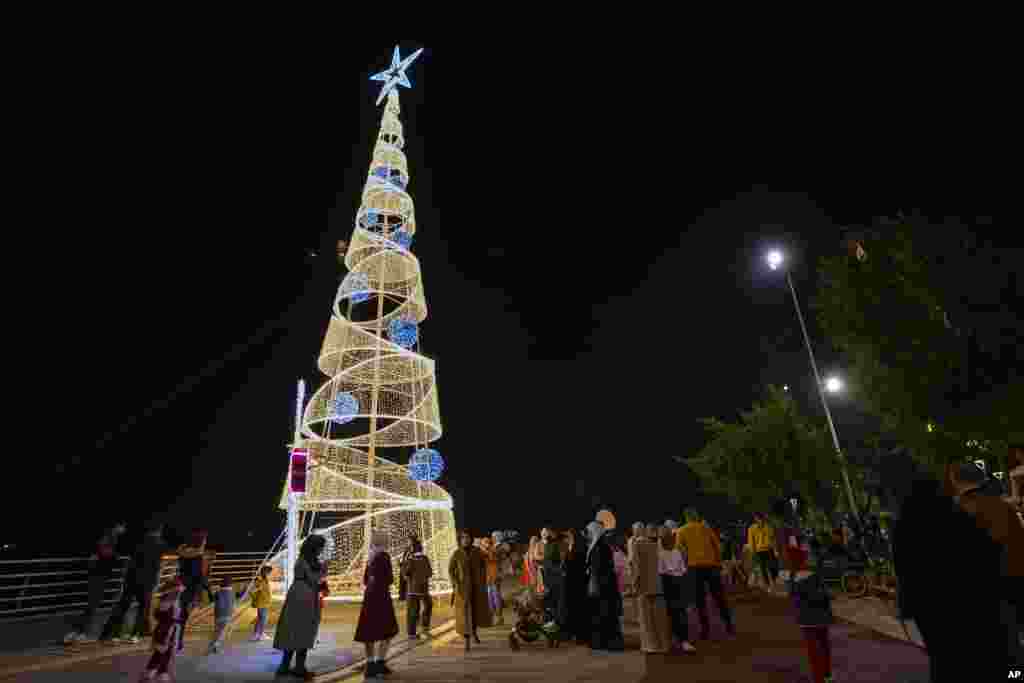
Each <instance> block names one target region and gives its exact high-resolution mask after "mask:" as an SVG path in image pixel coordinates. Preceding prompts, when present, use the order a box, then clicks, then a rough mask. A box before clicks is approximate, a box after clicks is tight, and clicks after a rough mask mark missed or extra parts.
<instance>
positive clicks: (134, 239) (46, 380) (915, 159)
mask: <svg viewBox="0 0 1024 683" xmlns="http://www.w3.org/2000/svg"><path fill="white" fill-rule="evenodd" d="M401 45H402V48H403V53H405V52H408V51H410V50H411V49H415V48H418V47H421V46H424V45H426V47H427V51H426V52H425V53H424V55H423V57H422V58H421V59H420V61H419V63H418V64H417V65H416V66H415V67H414V68H413V69H412V70H411V71H410V78H411V79H412V82H413V86H414V87H413V88H412V89H411V90H406V89H402V91H401V93H400V94H401V100H402V122H403V124H404V127H405V137H406V147H405V151H406V153H407V156H408V159H409V171H410V176H411V179H410V183H409V192H410V194H411V195H412V197H413V199H414V201H415V202H416V214H417V230H418V231H417V234H416V239H415V241H414V243H413V246H412V249H413V251H414V252H415V253H416V254H417V256H418V257H419V259H420V261H421V264H422V268H423V278H424V284H425V288H426V295H427V305H428V309H429V315H428V318H427V320H426V321H425V322H424V323H423V325H422V327H421V333H422V340H423V350H424V352H425V353H426V354H427V355H429V356H431V357H433V358H436V359H437V372H438V386H439V392H440V405H441V415H442V420H443V422H444V427H445V433H444V436H443V437H442V438H441V440H440V441H439V442H438V443H437V444H436V447H437V448H438V449H439V450H440V451H441V452H442V454H443V455H444V457H445V459H446V462H447V468H448V469H447V472H446V474H445V475H444V477H443V478H442V481H441V483H442V485H444V486H446V488H448V489H449V491H451V493H452V495H453V497H454V498H455V501H456V519H457V521H458V523H459V525H460V526H461V525H464V524H468V525H469V526H470V527H472V528H474V529H476V530H479V531H488V530H491V529H495V528H497V529H509V528H513V529H518V530H519V531H521V532H522V533H523V534H525V535H527V536H528V535H529V534H530V532H531V530H534V529H537V528H539V527H540V526H542V525H545V524H552V525H555V526H567V525H576V526H578V525H582V524H583V523H585V522H586V521H587V520H588V519H592V514H593V511H594V508H595V507H597V506H598V505H609V506H611V507H613V509H615V511H616V514H617V515H618V518H619V520H620V523H621V524H622V525H624V526H625V525H628V524H631V523H632V522H633V521H636V520H640V519H642V520H644V521H652V520H663V519H665V518H666V517H667V516H670V515H671V516H678V515H679V514H680V510H681V509H682V508H683V507H684V506H685V505H687V504H688V503H691V502H693V501H694V500H697V499H698V497H697V493H696V490H695V484H694V482H693V481H692V480H691V478H690V477H689V475H687V474H686V472H685V469H684V468H682V467H681V466H680V465H678V464H676V463H675V462H674V460H673V456H679V455H683V456H685V455H689V454H692V453H693V452H695V451H696V450H698V449H699V448H700V446H701V445H702V444H703V443H704V434H703V433H702V429H701V427H700V425H699V424H698V419H699V418H702V417H706V416H720V417H729V418H731V417H734V416H735V415H736V413H737V412H738V411H739V410H742V409H745V408H747V407H749V406H750V404H751V403H752V402H753V401H754V400H756V399H757V398H758V397H759V395H760V392H761V390H762V388H763V387H764V386H765V385H766V384H770V383H773V384H780V385H781V384H789V385H791V386H793V387H795V388H798V389H800V390H801V391H802V392H803V394H804V395H805V396H806V395H809V392H811V391H812V390H813V388H812V384H811V378H810V370H809V368H808V366H807V360H806V355H805V352H804V351H803V347H802V343H801V340H800V337H799V330H798V327H797V321H796V317H795V314H794V312H793V308H792V305H791V302H790V301H789V299H788V292H787V291H786V290H785V288H784V286H783V285H782V282H781V281H780V280H779V279H778V278H777V277H776V276H773V275H772V274H771V273H769V272H768V271H767V269H766V268H764V267H763V265H762V263H761V260H760V254H761V252H762V250H763V249H764V247H766V246H767V245H770V244H786V245H788V246H789V247H790V248H791V249H792V250H793V253H794V255H795V256H796V257H797V263H796V266H795V267H796V270H795V271H794V278H795V281H796V285H797V287H798V288H799V290H800V295H801V297H802V298H803V300H804V303H805V305H806V303H807V302H808V298H809V297H810V296H811V294H812V293H813V287H814V277H815V272H814V270H815V268H814V263H815V261H816V260H817V259H818V258H820V257H821V256H823V255H826V254H829V253H834V251H835V250H837V249H839V248H840V246H839V242H840V236H841V233H842V231H843V229H844V228H845V227H847V226H856V225H861V224H867V223H870V222H871V221H872V220H873V219H874V218H875V217H877V216H892V215H895V214H896V213H897V212H898V211H900V210H903V211H911V210H914V209H920V210H922V211H924V212H926V213H928V214H932V215H936V216H962V217H964V219H965V220H967V221H970V222H972V223H973V222H978V224H979V225H980V224H984V223H987V225H988V227H989V228H990V229H991V230H992V232H993V238H995V236H996V235H997V233H999V227H1000V225H1004V227H1005V226H1008V225H1010V224H1009V223H1008V222H1006V221H1007V219H1006V214H1005V211H1004V209H1003V206H1004V205H1005V198H1006V197H1007V190H1008V181H1007V180H1004V179H1002V178H1001V177H999V176H998V175H997V171H996V169H995V168H994V167H993V164H992V162H991V159H990V157H989V153H988V151H987V149H988V147H989V146H990V145H995V144H1001V143H999V141H998V140H991V141H990V140H985V139H983V138H984V137H985V136H986V135H993V136H994V135H995V131H993V132H992V133H989V132H988V131H986V130H985V129H984V128H982V127H981V126H980V122H979V126H978V127H972V128H971V135H970V139H967V138H966V137H964V138H963V139H961V138H958V137H956V136H955V135H953V134H951V131H950V129H949V127H948V126H949V122H950V121H953V120H959V121H960V125H959V126H958V128H957V130H963V126H964V125H965V124H964V123H963V119H962V118H961V119H957V117H958V116H959V115H960V114H958V113H956V112H953V111H952V110H943V111H942V112H941V113H942V114H943V116H942V117H940V116H937V115H936V116H933V117H931V118H930V119H928V121H929V123H927V124H925V123H922V122H921V119H919V118H916V117H915V115H914V114H913V113H912V112H911V111H906V110H904V111H900V110H898V109H896V108H894V107H891V106H890V107H885V108H880V107H879V105H877V104H876V102H877V101H878V100H877V99H874V98H873V97H872V99H870V100H868V99H867V96H868V95H869V94H871V93H865V94H863V96H854V94H851V93H850V92H842V91H837V92H834V93H832V92H827V91H825V90H822V91H819V92H815V93H814V94H813V95H804V96H803V97H802V98H801V97H798V96H797V95H796V93H791V92H789V89H788V88H787V87H786V84H785V83H782V84H780V83H779V82H778V81H771V80H769V81H763V80H762V79H760V78H758V75H757V74H753V73H751V74H748V75H747V79H749V82H747V80H744V84H745V88H738V87H737V86H738V83H737V81H736V79H737V78H739V77H737V76H736V75H735V74H734V73H726V71H727V70H726V71H723V74H721V75H720V78H719V79H718V80H715V79H714V78H713V77H712V76H711V75H710V74H702V78H700V79H697V80H695V81H692V82H688V83H687V85H686V86H685V87H679V88H677V91H678V95H679V98H680V99H679V101H675V102H673V101H670V100H669V99H666V95H665V93H664V92H663V90H662V89H663V88H664V84H663V83H659V82H658V79H659V78H661V76H655V75H647V74H648V72H649V71H650V69H646V70H645V69H644V68H643V65H644V64H646V65H648V66H650V65H651V64H654V63H656V62H657V59H658V55H653V54H642V55H628V54H621V53H616V54H615V55H610V54H604V55H597V56H592V57H593V59H594V60H595V61H593V62H592V63H591V65H590V67H589V68H588V70H587V72H586V73H584V74H581V75H580V78H581V79H582V80H581V81H580V82H578V83H577V82H574V83H572V85H571V87H569V86H567V84H565V82H564V81H563V80H562V79H561V78H547V77H548V76H550V75H551V74H552V71H551V68H550V65H547V66H545V62H546V60H551V59H553V58H554V57H556V56H558V55H560V54H563V53H564V52H565V51H566V50H568V49H569V48H562V47H560V46H558V45H554V44H552V45H551V46H549V47H548V48H547V49H548V51H545V49H544V48H538V49H536V50H535V51H533V52H531V53H530V54H529V55H524V54H522V53H519V54H516V55H514V56H513V55H509V54H506V53H501V52H500V51H495V50H488V52H487V54H488V58H489V59H488V61H487V62H486V64H477V63H476V62H475V61H474V55H473V52H472V50H471V49H470V46H462V47H461V48H449V47H447V46H444V45H441V44H433V43H431V42H430V41H428V42H426V43H420V42H417V41H408V42H405V41H403V42H402V43H401ZM392 48H393V43H392V42H388V41H384V40H382V41H380V42H379V43H376V44H374V45H371V46H359V48H358V49H356V48H355V47H353V48H352V49H351V54H347V55H338V54H334V55H333V56H332V57H331V61H330V64H329V66H328V65H327V63H326V62H316V60H313V64H311V63H310V62H309V61H305V60H306V59H307V58H309V55H305V54H301V55H300V54H297V55H291V56H289V57H280V56H278V55H275V56H269V55H268V56H267V57H264V59H265V60H266V61H265V62H260V61H259V58H258V57H252V58H251V61H250V62H247V63H246V64H245V65H244V66H245V68H239V69H236V70H233V71H232V72H231V73H230V74H225V73H221V72H220V71H219V70H218V69H215V68H212V67H211V66H210V65H211V64H228V63H229V62H228V61H222V60H226V59H227V58H226V57H225V56H223V55H220V56H217V55H202V56H195V57H194V60H193V61H191V62H190V61H187V60H185V61H181V62H178V63H175V64H173V65H169V66H167V67H166V70H167V73H174V74H177V75H178V76H179V78H180V82H179V81H174V82H173V83H169V82H168V81H167V80H166V79H164V78H163V77H161V78H157V77H155V76H153V75H152V74H151V73H150V74H149V76H148V79H149V80H147V79H145V78H143V79H141V80H134V79H132V78H130V76H129V75H127V74H124V73H120V72H119V73H118V75H117V76H110V77H109V78H108V79H103V78H101V77H90V79H86V78H85V76H84V73H85V71H84V68H85V67H82V68H83V72H82V73H75V71H74V68H71V69H70V70H69V71H68V72H65V73H63V74H62V78H64V79H66V81H67V83H66V84H65V85H66V86H67V88H66V90H64V91H63V92H64V94H63V97H69V98H76V100H77V101H79V102H81V103H83V104H81V105H80V106H78V107H76V108H74V109H72V110H63V109H60V108H56V107H54V108H49V107H46V106H42V107H40V111H39V112H38V114H39V115H38V116H35V115H33V114H34V112H31V111H26V116H25V120H24V125H23V128H24V131H25V134H24V135H23V136H22V138H21V141H20V142H21V145H22V148H21V149H19V153H18V155H17V156H18V158H19V166H20V168H21V174H20V175H19V180H18V181H17V182H18V184H17V185H16V187H15V188H14V189H15V190H16V191H15V193H14V194H15V195H16V196H17V197H18V198H19V200H20V201H21V202H23V203H24V211H19V212H18V213H21V214H22V215H23V216H25V217H31V221H30V222H29V223H28V224H29V225H30V226H31V232H30V233H29V234H30V235H31V238H34V237H36V235H35V234H33V233H39V235H38V237H39V240H38V241H39V244H38V246H35V245H33V246H31V247H30V248H29V249H28V250H25V251H24V252H21V253H23V254H24V255H27V256H29V260H28V262H27V263H26V264H25V266H23V267H24V268H26V270H27V271H28V273H30V275H29V276H28V277H26V278H25V279H23V280H22V287H23V288H25V289H27V290H28V291H29V292H30V293H31V295H32V296H31V297H25V296H24V295H22V294H21V293H20V292H18V290H15V294H16V298H17V301H16V302H15V306H16V307H18V308H16V311H15V316H16V319H17V320H19V321H20V322H21V327H20V329H21V330H23V331H25V332H28V333H29V334H27V335H24V336H21V337H20V338H19V340H18V342H19V343H21V344H23V345H24V350H23V351H21V352H20V353H18V352H15V356H13V358H22V357H26V356H27V357H28V358H27V359H26V361H27V362H26V368H25V370H23V371H22V372H23V373H24V374H25V375H28V377H27V378H26V380H27V381H26V380H22V381H21V382H19V386H21V385H27V386H28V394H29V395H28V396H27V397H26V398H25V399H24V400H21V399H18V401H19V402H20V403H23V404H25V405H27V406H29V410H30V411H31V416H30V417H29V424H28V425H27V427H28V433H29V434H30V435H31V436H30V437H29V438H30V440H32V441H36V440H39V441H42V442H43V444H44V445H43V447H42V448H40V447H39V446H36V445H35V444H34V443H33V444H32V445H31V446H29V447H28V450H29V452H30V453H31V454H30V455H29V454H27V453H25V452H24V451H23V454H22V455H20V456H18V457H16V458H15V465H14V467H13V469H12V471H11V476H12V481H14V482H18V484H17V485H16V486H15V488H14V491H13V493H12V495H11V496H10V497H8V498H7V509H6V510H5V512H6V514H7V519H9V520H13V519H21V516H24V517H25V518H26V519H30V520H31V522H26V523H23V524H15V525H12V526H11V527H9V528H8V530H7V533H8V534H10V538H11V540H7V539H0V543H3V542H15V543H19V544H21V545H22V547H51V548H53V549H54V550H55V551H60V552H65V551H70V550H71V549H75V550H78V549H81V550H87V549H89V548H90V547H91V545H92V543H93V541H94V540H95V538H96V537H97V536H98V535H99V533H100V531H101V530H102V528H103V527H104V526H107V525H109V524H111V523H113V522H116V521H120V520H122V519H123V520H126V521H128V522H129V523H130V524H133V525H139V524H141V523H143V522H145V521H147V520H154V519H161V520H163V521H165V522H166V523H167V524H168V525H169V526H171V527H174V528H176V529H178V530H179V531H180V532H184V531H185V530H187V529H189V528H191V527H193V526H197V525H198V526H204V527H206V528H208V529H210V531H211V543H214V544H215V545H222V546H224V547H226V548H227V549H229V550H232V549H234V550H253V549H257V550H258V549H261V548H263V547H265V546H267V545H269V543H270V542H272V541H273V540H274V538H275V537H276V536H277V533H278V531H279V530H280V526H281V525H282V524H283V514H282V513H281V512H280V511H279V510H277V509H276V503H277V496H278V494H279V493H280V491H281V487H282V484H283V481H284V477H285V466H286V462H287V452H286V450H285V444H287V443H288V441H289V439H290V437H291V430H292V412H293V405H294V385H295V382H296V380H297V379H298V378H300V377H303V378H305V379H306V381H307V382H308V383H309V384H310V387H311V390H312V389H315V388H316V387H318V386H319V385H320V384H321V383H322V381H323V378H322V376H319V374H318V372H317V371H316V365H315V364H316V356H317V353H318V351H319V348H320V343H321V341H322V339H323V334H324V331H325V329H326V325H327V321H328V316H329V315H330V310H331V303H332V301H333V297H334V294H335V291H336V288H337V286H338V283H339V281H340V276H341V275H342V274H343V270H342V268H341V267H339V266H338V265H337V263H336V260H335V244H336V242H337V241H338V240H348V239H349V235H350V233H351V229H352V228H351V226H352V222H353V220H354V217H355V213H356V209H357V207H358V204H359V196H360V193H361V190H362V185H363V181H364V179H365V175H366V173H367V170H368V164H369V160H370V149H371V146H372V142H373V140H374V139H375V136H376V133H377V127H378V125H379V120H380V113H381V108H379V107H376V106H375V105H374V101H375V98H376V92H377V87H378V86H377V84H375V83H371V82H370V81H369V80H368V76H369V75H370V74H371V73H373V72H374V71H378V70H380V69H381V68H384V67H385V66H386V65H387V61H388V59H389V57H390V52H391V49H392ZM492 58H493V61H491V59H492ZM630 59H632V60H635V61H634V62H628V61H627V62H626V63H623V61H622V60H630ZM281 60H284V61H281ZM601 60H604V61H601ZM126 68H130V67H126ZM137 68H139V69H140V73H141V72H143V71H145V72H147V73H149V70H150V69H159V68H160V67H159V66H157V65H153V64H146V65H140V66H139V67H137ZM225 68H226V67H225ZM723 69H725V67H724V66H723ZM624 74H628V75H624ZM485 76H486V77H488V78H489V79H490V80H488V81H486V82H485V81H483V80H481V81H474V79H477V78H479V79H483V78H484V77H485ZM126 82H130V83H132V87H131V88H126V87H125V83H126ZM836 82H839V81H838V80H837V81H836ZM474 83H477V85H474ZM492 83H493V84H494V85H493V86H492V85H490V84H492ZM499 83H500V85H498V84H499ZM563 87H565V88H566V89H564V90H563ZM790 87H791V88H792V89H793V90H795V91H799V90H802V88H800V87H799V84H790ZM737 93H740V94H737ZM769 103H770V106H769ZM880 109H883V111H879V110H880ZM938 134H943V135H946V136H947V138H945V139H944V142H943V143H942V144H941V145H937V144H936V142H935V140H936V137H935V136H936V135H938ZM990 168H991V169H992V170H991V171H989V170H988V169H990ZM442 207H443V208H444V211H442ZM325 210H326V214H327V216H326V217H327V221H326V225H324V212H325ZM442 213H443V214H444V219H443V218H442ZM979 218H983V219H984V220H982V221H979V220H978V219H979ZM445 219H446V220H445ZM37 226H39V227H37ZM1005 232H1006V233H1007V234H1009V233H1010V230H1008V229H1007V230H1006V231H1005ZM31 238H30V239H31ZM1002 239H1005V240H1017V241H1012V242H1011V241H1008V242H1006V244H1014V245H1016V244H1017V243H1018V242H1019V238H1017V237H1016V236H1003V237H1002ZM313 254H315V256H314V255H313ZM32 257H34V258H32ZM19 265H20V264H19ZM805 312H808V310H807V309H806V308H805ZM814 327H816V326H814V325H813V324H812V328H814ZM814 333H815V335H816V336H815V344H816V348H817V351H818V353H819V354H820V357H819V359H820V361H821V363H822V365H823V366H825V367H841V363H842V359H841V357H839V356H838V355H837V354H835V353H834V352H832V351H831V350H830V349H829V347H828V344H827V341H826V340H825V339H823V338H822V337H821V336H820V334H817V331H816V330H814ZM805 405H806V407H807V410H808V411H809V412H813V411H816V410H818V408H817V407H816V405H815V403H814V401H813V400H807V401H806V402H805ZM836 418H837V420H839V421H840V424H841V425H842V424H843V423H844V422H845V423H846V424H855V423H856V422H857V421H858V420H860V419H861V417H860V416H859V414H858V412H857V410H856V407H855V406H848V407H847V408H846V409H843V408H840V409H838V410H837V415H836ZM22 448H24V447H22ZM406 450H407V449H406ZM383 456H384V457H388V455H387V454H383ZM407 456H408V453H407V452H403V453H402V458H403V459H404V458H406V457H407ZM40 503H42V506H41V508H42V509H40ZM55 533H56V534H57V535H58V537H59V538H58V539H57V540H54V539H53V538H52V536H53V534H55ZM250 534H251V535H250Z"/></svg>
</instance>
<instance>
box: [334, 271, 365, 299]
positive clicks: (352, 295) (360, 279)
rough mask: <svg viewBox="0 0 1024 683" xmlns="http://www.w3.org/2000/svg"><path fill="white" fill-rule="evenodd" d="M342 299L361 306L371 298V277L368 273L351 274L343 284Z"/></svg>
mask: <svg viewBox="0 0 1024 683" xmlns="http://www.w3.org/2000/svg"><path fill="white" fill-rule="evenodd" d="M341 297H342V298H346V297H347V298H349V299H351V300H352V303H354V304H360V303H362V302H364V301H367V300H369V298H370V277H369V276H368V275H367V274H366V273H349V274H348V277H346V278H345V281H344V282H342V284H341Z"/></svg>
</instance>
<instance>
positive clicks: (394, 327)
mask: <svg viewBox="0 0 1024 683" xmlns="http://www.w3.org/2000/svg"><path fill="white" fill-rule="evenodd" d="M388 336H389V337H390V338H391V341H393V342H395V343H396V344H398V345H399V346H401V347H402V348H403V349H411V348H412V347H413V346H415V345H416V342H417V341H419V338H420V328H419V325H417V324H416V323H414V322H413V321H412V320H409V319H408V318H395V319H394V320H392V321H391V322H390V323H388Z"/></svg>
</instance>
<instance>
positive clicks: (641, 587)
mask: <svg viewBox="0 0 1024 683" xmlns="http://www.w3.org/2000/svg"><path fill="white" fill-rule="evenodd" d="M658 547H659V545H658V527H656V526H655V525H653V524H649V525H648V526H647V527H645V528H644V530H643V533H642V534H641V535H638V536H636V537H635V538H634V542H633V558H632V568H631V571H632V577H633V590H634V591H635V592H636V594H637V596H638V597H639V600H638V602H639V606H640V611H639V620H640V625H641V627H642V635H643V637H642V641H641V646H640V647H641V649H642V650H643V651H644V652H646V653H648V654H668V652H669V651H670V649H671V646H672V637H671V629H670V628H669V619H668V608H667V606H666V603H665V589H664V586H663V585H662V581H661V577H660V576H659V574H658V559H659V558H658Z"/></svg>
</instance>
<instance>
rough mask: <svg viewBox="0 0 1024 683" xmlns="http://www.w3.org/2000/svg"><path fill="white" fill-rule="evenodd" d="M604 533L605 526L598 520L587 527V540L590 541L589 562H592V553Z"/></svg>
mask: <svg viewBox="0 0 1024 683" xmlns="http://www.w3.org/2000/svg"><path fill="white" fill-rule="evenodd" d="M604 531H605V529H604V524H601V522H598V521H597V520H596V519H595V520H594V521H593V522H591V523H590V524H588V525H587V540H588V541H590V547H588V548H587V562H590V553H591V552H593V550H594V548H595V547H596V546H597V542H598V541H599V540H601V537H602V536H604Z"/></svg>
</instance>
